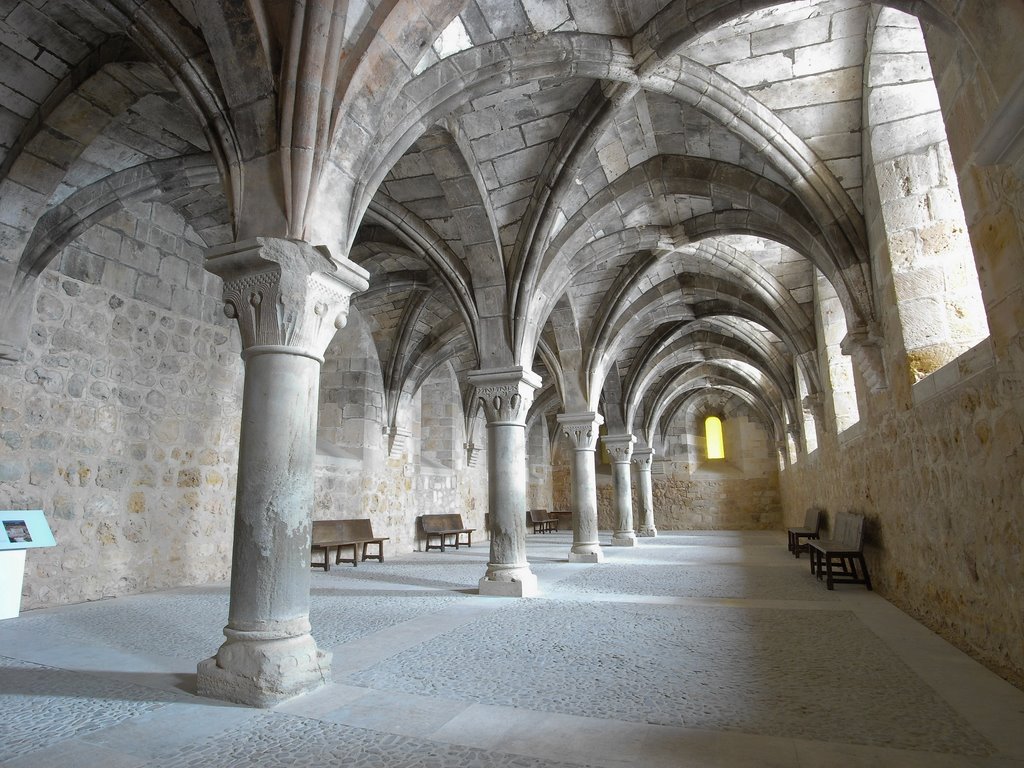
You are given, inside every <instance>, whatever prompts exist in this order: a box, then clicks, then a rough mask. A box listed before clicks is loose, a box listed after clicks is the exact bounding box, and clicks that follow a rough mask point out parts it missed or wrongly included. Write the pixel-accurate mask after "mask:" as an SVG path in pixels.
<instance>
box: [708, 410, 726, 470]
mask: <svg viewBox="0 0 1024 768" xmlns="http://www.w3.org/2000/svg"><path fill="white" fill-rule="evenodd" d="M704 439H705V440H706V441H707V449H708V458H709V459H724V458H725V441H724V440H723V439H722V420H721V419H720V418H718V417H717V416H708V417H707V418H706V419H704Z"/></svg>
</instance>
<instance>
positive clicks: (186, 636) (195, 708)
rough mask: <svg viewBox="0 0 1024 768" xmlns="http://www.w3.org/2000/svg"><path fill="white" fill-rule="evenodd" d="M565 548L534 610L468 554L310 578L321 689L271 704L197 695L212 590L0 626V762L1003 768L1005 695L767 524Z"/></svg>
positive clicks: (214, 635) (216, 604)
mask: <svg viewBox="0 0 1024 768" xmlns="http://www.w3.org/2000/svg"><path fill="white" fill-rule="evenodd" d="M570 541H571V536H570V534H568V533H564V532H563V533H554V534H546V535H530V536H528V551H529V558H530V562H531V565H532V567H533V570H534V572H535V573H536V574H537V576H538V578H539V582H540V586H541V595H540V596H539V597H537V598H531V599H509V598H491V597H479V596H478V595H477V594H476V584H477V581H478V579H479V578H480V576H482V575H483V572H484V569H485V567H486V561H487V543H486V542H483V543H481V544H478V545H476V546H474V547H472V548H470V549H466V548H462V549H459V550H457V551H453V550H449V551H447V552H445V553H438V552H431V553H419V552H416V553H409V554H406V555H402V556H399V557H393V558H389V560H388V562H385V563H382V564H379V563H372V562H368V563H364V564H361V565H360V566H359V567H358V568H351V567H346V566H336V567H335V568H332V570H331V571H330V572H328V573H324V572H322V571H315V572H313V575H312V590H311V610H310V615H311V621H312V624H313V634H314V636H315V637H316V639H317V642H318V644H319V645H320V647H322V648H325V649H327V650H330V651H331V652H332V653H333V654H334V659H333V682H332V683H331V684H330V685H329V686H327V687H325V688H323V689H321V690H319V691H317V692H315V693H312V694H309V695H307V696H303V697H299V698H297V699H293V700H291V701H288V702H285V703H283V704H281V705H279V706H277V707H275V708H274V709H270V710H257V709H250V708H247V707H241V706H236V705H231V704H225V703H223V702H217V701H213V700H209V699H203V698H200V697H197V696H195V694H194V690H195V665H196V662H197V661H199V660H200V659H203V658H206V657H208V656H211V655H213V653H214V652H215V651H216V649H217V647H218V645H219V644H220V641H221V638H222V634H221V629H222V627H223V625H224V624H225V623H226V619H227V601H228V597H227V586H226V585H213V586H208V587H196V588H188V589H179V590H173V591H168V592H159V593H153V594H147V595H137V596H133V597H125V598H118V599H113V600H104V601H99V602H94V603H86V604H82V605H74V606H66V607H62V608H56V609H49V610H41V611H29V612H25V613H23V614H22V615H21V616H20V617H19V618H16V619H8V620H6V621H2V622H0V766H4V768H14V767H15V766H18V767H22V766H26V767H27V766H31V767H32V768H50V767H51V766H52V767H53V768H56V767H57V766H59V767H60V768H68V767H69V766H71V767H74V766H98V767H99V766H102V767H103V768H107V767H109V768H137V767H141V766H146V767H147V768H155V767H159V768H180V767H183V766H203V767H204V768H219V767H222V766H223V767H225V768H227V767H229V766H231V767H233V766H238V767H241V766H261V767H262V766H270V767H273V766H294V765H303V764H315V765H322V766H333V765H344V766H352V768H364V767H365V768H370V767H375V768H376V767H380V768H421V767H422V768H428V766H480V767H481V768H485V767H486V768H490V767H491V766H494V767H495V768H504V767H505V766H508V767H509V768H540V767H554V766H602V767H604V766H608V767H611V766H642V767H643V768H647V767H649V766H653V767H655V768H657V767H660V766H665V767H666V768H667V767H669V766H671V767H673V768H675V767H677V766H678V767H688V766H709V767H716V768H717V767H718V766H722V767H723V768H724V767H726V766H729V767H732V766H737V767H739V766H745V767H746V766H749V767H750V768H765V767H766V766H799V767H802V768H811V767H812V766H815V767H816V766H835V765H844V766H864V767H865V768H866V767H867V766H871V767H872V768H888V767H891V768H916V767H917V766H921V767H922V768H923V767H924V766H928V768H946V767H949V768H954V767H960V766H966V767H976V768H1024V692H1021V691H1019V690H1018V689H1016V688H1014V687H1013V686H1011V685H1009V684H1008V683H1006V682H1004V681H1003V680H1001V679H1000V678H998V677H997V676H995V675H993V674H992V673H990V672H988V671H987V670H985V669H984V668H983V667H981V666H980V665H978V664H977V663H975V662H974V661H972V660H971V659H969V658H968V657H966V656H965V655H963V654H962V653H960V652H959V651H957V650H956V649H954V648H953V647H951V646H950V645H949V644H947V643H946V642H944V641H943V640H941V639H940V638H938V637H937V636H935V635H934V634H932V633H931V632H929V631H928V630H927V629H925V628H924V627H922V626H921V625H920V624H918V623H917V622H915V621H914V620H912V619H911V618H909V617H908V616H906V615H905V614H904V613H902V612H901V611H899V610H898V609H896V608H895V607H893V606H892V605H891V604H889V603H888V602H887V601H885V600H884V599H882V598H881V597H879V596H878V595H876V594H874V593H870V592H867V591H866V590H865V589H864V588H863V587H860V586H851V585H844V586H837V587H836V590H835V591H833V592H829V591H827V590H826V589H825V586H824V584H822V583H820V582H818V581H816V580H814V579H813V578H812V577H811V576H810V575H809V573H808V570H807V559H806V557H804V558H801V559H800V560H799V561H798V560H795V559H794V558H793V557H792V556H791V555H789V553H788V552H787V551H786V547H785V536H784V535H783V534H780V533H767V532H757V533H730V532H688V533H664V532H663V533H661V535H659V536H658V537H657V538H656V539H641V540H640V542H639V546H637V547H635V548H619V547H605V555H606V558H607V559H606V562H604V563H601V564H587V565H585V564H570V563H568V562H566V556H567V553H568V550H569V546H570Z"/></svg>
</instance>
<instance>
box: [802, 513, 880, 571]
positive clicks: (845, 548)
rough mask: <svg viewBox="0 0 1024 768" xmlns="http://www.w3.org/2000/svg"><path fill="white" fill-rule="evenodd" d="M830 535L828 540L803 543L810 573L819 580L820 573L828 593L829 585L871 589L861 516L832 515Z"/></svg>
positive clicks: (812, 540) (850, 514)
mask: <svg viewBox="0 0 1024 768" xmlns="http://www.w3.org/2000/svg"><path fill="white" fill-rule="evenodd" d="M833 534H834V535H833V537H832V538H831V539H811V540H810V541H808V542H807V547H808V550H807V551H808V552H809V553H810V555H811V573H812V574H814V575H815V576H817V577H818V578H819V579H820V578H821V576H822V574H823V573H824V575H825V584H826V585H827V586H828V588H829V589H832V585H833V584H863V585H865V586H866V587H867V588H868V589H871V576H870V574H868V564H867V563H866V562H865V561H864V551H863V550H864V516H863V515H857V514H854V513H853V512H840V513H839V514H838V515H836V525H835V530H834V531H833ZM858 564H859V566H860V572H859V573H858V571H857V566H858ZM837 567H838V569H839V570H838V572H837V571H836V568H837Z"/></svg>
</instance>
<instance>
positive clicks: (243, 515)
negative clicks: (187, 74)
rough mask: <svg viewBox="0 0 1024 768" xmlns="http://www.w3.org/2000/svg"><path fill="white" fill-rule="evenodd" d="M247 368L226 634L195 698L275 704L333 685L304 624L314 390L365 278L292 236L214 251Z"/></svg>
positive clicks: (326, 661) (203, 666)
mask: <svg viewBox="0 0 1024 768" xmlns="http://www.w3.org/2000/svg"><path fill="white" fill-rule="evenodd" d="M206 268H207V269H208V270H209V271H210V272H213V273H214V274H216V275H219V276H220V277H221V278H223V280H224V301H225V313H226V314H227V315H228V316H229V317H233V318H235V319H236V320H237V321H238V327H239V330H240V332H241V337H242V359H243V360H244V361H245V386H244V392H243V397H242V429H241V435H240V438H239V446H238V487H237V491H236V494H235V530H234V545H233V551H232V556H231V603H230V608H229V611H228V624H227V626H226V627H225V628H224V635H225V637H226V638H227V639H226V640H225V641H224V644H223V645H222V646H221V647H220V649H219V650H218V651H217V655H216V656H214V657H213V658H210V659H206V660H205V661H202V662H200V663H199V667H198V692H199V694H200V695H202V696H212V697H214V698H219V699H226V700H228V701H235V702H239V703H242V704H248V705H251V706H257V707H266V706H272V705H273V704H275V703H277V702H279V701H281V700H283V699H287V698H289V697H292V696H295V695H298V694H300V693H306V692H308V691H311V690H313V689H315V688H318V687H320V686H321V685H323V684H324V683H325V682H327V681H328V680H329V679H330V654H326V653H324V652H323V651H321V650H319V649H318V648H317V646H316V642H315V641H314V640H313V637H312V635H310V633H309V632H310V625H309V545H310V533H311V529H312V524H311V515H312V510H313V460H314V456H315V452H316V422H317V394H318V390H319V384H320V365H321V363H322V362H323V354H324V351H325V350H326V349H327V345H328V344H329V343H330V340H331V338H332V337H333V336H334V333H335V331H336V330H337V329H339V328H341V327H343V326H344V325H345V323H346V321H347V319H348V308H349V297H350V296H351V295H352V293H354V292H356V291H361V290H365V289H366V288H367V285H368V284H367V281H366V277H367V273H366V272H365V270H363V269H361V268H359V267H358V266H356V265H354V264H351V263H348V262H345V263H342V264H339V263H337V262H335V261H333V260H332V259H331V258H330V257H329V256H328V255H327V254H326V253H324V252H322V251H321V250H318V249H316V248H314V247H313V246H311V245H309V244H308V243H304V242H301V241H296V240H285V239H280V238H256V239H254V240H249V241H245V242H238V243H231V244H229V245H225V246H220V247H216V248H211V249H210V250H209V251H208V252H207V257H206Z"/></svg>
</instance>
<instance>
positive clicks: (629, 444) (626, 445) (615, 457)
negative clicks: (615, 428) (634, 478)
mask: <svg viewBox="0 0 1024 768" xmlns="http://www.w3.org/2000/svg"><path fill="white" fill-rule="evenodd" d="M601 442H602V443H604V447H605V448H607V449H608V454H609V455H610V456H611V459H612V463H613V464H629V461H630V459H631V458H632V456H633V444H634V443H636V438H635V437H634V436H633V435H605V436H604V437H602V438H601Z"/></svg>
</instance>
